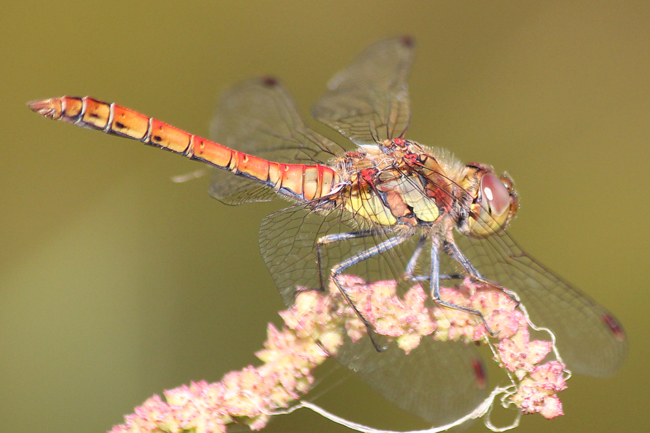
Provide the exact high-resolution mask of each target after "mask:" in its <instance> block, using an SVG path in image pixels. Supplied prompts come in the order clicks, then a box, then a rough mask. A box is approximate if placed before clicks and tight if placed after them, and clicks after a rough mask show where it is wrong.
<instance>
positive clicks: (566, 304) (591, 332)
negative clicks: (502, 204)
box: [457, 231, 627, 377]
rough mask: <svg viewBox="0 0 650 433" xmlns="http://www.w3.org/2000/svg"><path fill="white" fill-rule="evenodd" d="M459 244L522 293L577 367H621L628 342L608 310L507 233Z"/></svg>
mask: <svg viewBox="0 0 650 433" xmlns="http://www.w3.org/2000/svg"><path fill="white" fill-rule="evenodd" d="M457 242H458V244H459V246H460V248H461V250H462V251H463V252H464V253H465V255H466V256H467V258H469V260H470V262H471V263H472V265H474V267H476V268H477V270H478V271H479V272H480V273H481V274H482V275H483V276H484V277H485V278H487V279H489V280H492V281H495V282H497V283H499V284H501V285H502V286H503V287H506V288H508V289H510V290H512V291H514V292H516V293H517V294H518V295H519V296H520V298H521V301H522V303H523V305H524V306H525V307H526V308H527V310H528V312H529V314H530V318H531V320H532V321H533V323H534V324H536V325H537V326H543V327H546V328H549V329H550V330H551V331H553V333H554V334H555V336H556V338H557V346H558V349H559V351H560V355H561V356H562V358H563V359H564V361H565V362H566V364H567V365H568V367H569V368H570V369H571V370H572V371H574V372H575V373H580V374H586V375H590V376H596V377H604V376H608V375H610V374H612V373H614V372H615V371H616V370H618V368H619V367H620V366H621V364H622V363H623V360H624V359H625V355H626V352H627V340H626V338H625V334H624V331H623V328H622V327H621V325H620V324H619V323H618V321H617V320H616V319H615V317H614V316H613V315H612V314H611V313H609V312H608V311H607V310H606V309H605V308H603V307H602V306H601V305H599V304H598V303H597V302H595V301H594V300H592V299H590V298H589V297H588V296H587V295H585V294H584V293H582V292H580V291H579V290H578V289H576V288H575V287H573V286H571V285H570V284H568V283H567V282H566V281H564V280H563V279H562V278H560V277H559V276H557V275H556V274H554V273H553V272H552V271H550V270H549V269H547V268H546V267H545V266H544V265H542V264H541V263H539V262H538V261H536V260H535V259H533V258H532V257H531V256H529V255H528V254H526V253H525V252H524V251H523V250H522V249H521V248H520V247H519V245H518V244H517V243H516V242H515V241H514V239H513V238H512V237H511V236H510V235H509V234H508V233H507V232H505V231H501V232H499V233H496V234H494V235H493V236H491V237H489V238H481V239H479V238H468V237H464V236H459V237H458V239H457Z"/></svg>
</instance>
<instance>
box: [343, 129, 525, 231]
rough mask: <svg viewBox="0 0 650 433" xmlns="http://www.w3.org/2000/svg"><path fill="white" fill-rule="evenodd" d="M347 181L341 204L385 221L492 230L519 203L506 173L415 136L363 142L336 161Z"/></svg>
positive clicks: (502, 224) (504, 221) (505, 220)
mask: <svg viewBox="0 0 650 433" xmlns="http://www.w3.org/2000/svg"><path fill="white" fill-rule="evenodd" d="M334 165H335V166H336V167H337V172H338V173H339V174H340V175H341V180H342V183H343V184H344V186H343V188H341V189H340V190H339V191H338V192H337V193H336V194H335V197H334V199H335V200H336V201H337V203H338V205H341V206H343V207H345V208H347V209H348V210H349V211H351V212H353V213H355V214H356V215H358V216H361V217H363V218H364V219H366V220H368V221H369V222H370V223H373V224H379V225H382V226H394V225H401V226H410V227H418V226H432V225H437V224H439V223H440V222H441V221H442V220H443V219H448V220H451V221H454V222H455V225H456V227H457V228H458V230H459V231H460V232H461V233H463V234H466V235H474V236H481V237H482V236H488V235H490V234H491V233H493V232H494V231H496V230H498V229H500V228H503V227H505V226H506V225H507V224H508V222H509V221H510V220H511V218H512V217H513V216H514V214H515V212H516V210H517V208H518V202H517V195H516V193H515V192H514V188H513V183H512V180H511V179H510V177H509V176H508V175H507V174H504V175H503V176H502V177H501V178H499V177H497V176H496V175H495V173H494V170H493V169H492V168H491V167H489V166H487V165H484V164H468V165H463V164H462V163H461V162H460V161H459V160H458V159H456V158H455V157H454V156H453V155H451V154H450V153H448V152H445V151H442V150H438V149H430V148H427V147H425V146H422V145H420V144H418V143H416V142H414V141H408V140H403V139H394V140H385V141H384V142H382V143H380V144H377V145H363V146H359V148H358V150H357V151H355V152H348V153H346V154H345V155H343V156H341V157H339V158H338V159H337V160H336V161H335V164H334Z"/></svg>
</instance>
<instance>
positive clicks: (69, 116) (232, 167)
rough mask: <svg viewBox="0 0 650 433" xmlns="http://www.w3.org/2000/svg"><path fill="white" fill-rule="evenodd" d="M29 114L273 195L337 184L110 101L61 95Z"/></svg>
mask: <svg viewBox="0 0 650 433" xmlns="http://www.w3.org/2000/svg"><path fill="white" fill-rule="evenodd" d="M28 105H29V108H31V109H32V110H33V111H35V112H37V113H39V114H41V115H43V116H45V117H48V118H50V119H54V120H62V121H64V122H67V123H72V124H74V125H77V126H81V127H84V128H90V129H97V130H100V131H104V132H105V133H107V134H114V135H119V136H122V137H127V138H132V139H134V140H139V141H142V142H143V143H145V144H149V145H152V146H156V147H160V148H161V149H166V150H169V151H171V152H174V153H178V154H180V155H183V156H186V157H188V158H190V159H196V160H199V161H203V162H207V163H208V164H210V165H214V166H216V167H219V168H223V169H225V170H229V171H231V172H232V173H234V174H235V175H239V176H244V177H247V178H250V179H255V180H257V181H259V182H261V183H263V184H265V185H268V186H270V187H272V188H273V189H275V190H276V191H277V192H278V193H280V194H284V195H287V196H290V197H293V198H297V199H302V200H313V199H316V198H320V197H323V196H326V195H328V194H330V193H331V192H332V191H333V189H334V188H335V186H336V185H337V184H338V183H339V180H340V178H339V175H338V173H337V172H336V171H334V170H333V169H332V168H330V167H327V166H324V165H320V164H314V165H305V164H282V163H278V162H272V161H268V160H266V159H263V158H258V157H256V156H253V155H249V154H246V153H242V152H238V151H236V150H232V149H229V148H228V147H226V146H222V145H221V144H218V143H215V142H213V141H210V140H206V139H205V138H201V137H199V136H197V135H194V134H190V133H188V132H185V131H183V130H181V129H178V128H176V127H174V126H171V125H168V124H167V123H164V122H161V121H160V120H157V119H154V118H153V117H148V116H145V115H144V114H141V113H138V112H137V111H133V110H130V109H128V108H125V107H122V106H120V105H117V104H115V103H111V104H109V103H107V102H102V101H97V100H95V99H92V98H90V97H88V96H86V97H83V98H76V97H69V96H62V97H60V98H50V99H43V100H41V101H33V102H30V103H29V104H28Z"/></svg>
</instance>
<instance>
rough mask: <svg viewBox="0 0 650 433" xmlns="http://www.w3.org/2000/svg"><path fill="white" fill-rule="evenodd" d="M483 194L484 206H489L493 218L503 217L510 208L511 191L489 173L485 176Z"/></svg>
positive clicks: (482, 181)
mask: <svg viewBox="0 0 650 433" xmlns="http://www.w3.org/2000/svg"><path fill="white" fill-rule="evenodd" d="M481 192H482V193H483V203H484V206H487V210H488V212H489V213H490V214H491V215H492V216H493V217H497V216H499V215H503V213H504V212H505V211H507V210H508V208H509V207H510V191H508V189H507V188H506V186H505V185H504V184H503V182H502V181H501V179H499V178H498V177H496V176H495V175H493V174H491V173H488V174H486V175H484V176H483V178H482V179H481Z"/></svg>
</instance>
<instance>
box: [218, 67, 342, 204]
mask: <svg viewBox="0 0 650 433" xmlns="http://www.w3.org/2000/svg"><path fill="white" fill-rule="evenodd" d="M210 138H211V139H212V140H213V141H216V142H217V143H220V144H222V145H224V146H227V147H230V148H231V149H234V150H237V151H241V152H245V153H248V154H253V155H256V156H259V157H263V158H265V159H269V160H271V161H276V162H284V163H297V164H305V163H315V162H323V161H327V160H328V159H330V158H332V156H334V155H335V154H336V153H340V152H342V151H343V149H342V148H341V147H340V146H338V145H337V144H335V143H334V142H332V141H330V140H328V139H327V138H325V137H323V136H322V135H320V134H318V133H316V132H314V131H312V130H311V129H309V128H308V127H307V126H306V125H305V124H304V122H303V121H302V119H301V118H300V115H299V114H298V111H297V109H296V106H295V104H294V102H293V100H292V99H291V97H290V95H289V93H288V92H287V91H286V90H285V88H284V87H283V86H282V84H281V83H280V82H279V81H278V80H276V79H274V78H270V77H266V78H254V79H251V80H247V81H245V82H243V83H241V84H239V85H238V86H235V87H233V88H232V89H230V90H228V91H227V92H226V93H225V94H224V95H223V96H222V97H221V99H220V100H219V102H218V103H217V107H216V109H215V114H214V117H213V119H212V123H211V125H210ZM210 195H212V197H214V198H216V199H218V200H220V201H222V202H224V203H226V204H231V205H233V204H241V203H245V202H249V201H269V200H272V199H273V198H274V197H276V194H274V193H273V191H272V190H270V189H269V188H267V187H265V186H262V185H260V184H259V183H257V182H254V181H250V180H249V179H245V178H241V177H236V176H233V175H232V174H231V173H229V172H228V171H225V170H215V173H214V175H213V178H212V181H211V184H210Z"/></svg>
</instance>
